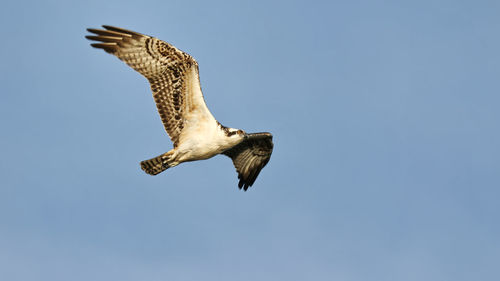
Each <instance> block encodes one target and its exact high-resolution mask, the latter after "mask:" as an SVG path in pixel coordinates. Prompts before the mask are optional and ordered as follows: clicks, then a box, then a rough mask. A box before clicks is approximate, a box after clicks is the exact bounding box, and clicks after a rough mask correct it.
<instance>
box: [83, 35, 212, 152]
mask: <svg viewBox="0 0 500 281" xmlns="http://www.w3.org/2000/svg"><path fill="white" fill-rule="evenodd" d="M103 27H104V29H92V28H89V29H87V30H88V31H89V32H91V33H94V34H95V35H89V36H86V38H87V39H89V40H93V41H98V42H99V43H93V44H91V45H92V46H93V47H95V48H99V49H103V50H104V51H106V52H108V53H110V54H113V55H115V56H116V57H118V58H119V59H120V60H122V61H124V62H125V63H126V64H128V65H129V66H130V67H132V68H133V69H135V70H136V71H137V72H139V73H140V74H142V75H143V76H144V77H146V78H147V79H148V81H149V83H150V84H151V90H152V91H153V98H154V100H155V102H156V106H157V108H158V112H159V114H160V117H161V120H162V122H163V125H164V127H165V130H166V131H167V133H168V135H169V136H170V139H171V140H172V141H173V142H174V146H177V144H178V141H179V136H180V134H181V132H182V130H183V128H184V127H185V125H186V122H185V121H186V118H187V116H188V115H189V114H190V113H191V112H192V111H193V110H195V109H196V110H198V111H200V108H201V112H203V113H207V114H209V111H208V109H207V107H206V104H205V102H204V100H203V95H202V93H201V88H200V86H199V74H198V64H197V62H196V61H195V60H194V59H193V58H192V57H191V56H190V55H188V54H186V53H184V52H182V51H180V50H179V49H177V48H175V47H174V46H172V45H170V44H169V43H166V42H164V41H161V40H159V39H157V38H154V37H151V36H147V35H143V34H140V33H137V32H134V31H129V30H126V29H122V28H118V27H112V26H107V25H103Z"/></svg>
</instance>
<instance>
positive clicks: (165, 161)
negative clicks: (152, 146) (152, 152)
mask: <svg viewBox="0 0 500 281" xmlns="http://www.w3.org/2000/svg"><path fill="white" fill-rule="evenodd" d="M172 154H173V151H172V150H171V151H169V152H167V153H163V154H162V155H160V156H156V157H155V158H151V159H149V160H144V161H142V162H141V169H142V170H143V171H144V172H146V173H147V174H150V175H152V176H154V175H157V174H159V173H161V172H163V171H165V170H166V169H168V168H170V167H173V166H175V164H174V163H172V161H171V160H172V159H171V158H172Z"/></svg>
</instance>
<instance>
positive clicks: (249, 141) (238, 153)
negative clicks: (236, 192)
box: [224, 133, 273, 191]
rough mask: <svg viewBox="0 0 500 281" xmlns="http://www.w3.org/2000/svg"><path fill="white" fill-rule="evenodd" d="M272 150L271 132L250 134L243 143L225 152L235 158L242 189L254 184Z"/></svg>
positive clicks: (234, 161)
mask: <svg viewBox="0 0 500 281" xmlns="http://www.w3.org/2000/svg"><path fill="white" fill-rule="evenodd" d="M272 152H273V135H271V134H270V133H255V134H248V135H247V138H246V139H245V140H244V141H243V142H242V143H240V144H238V145H237V146H235V147H233V148H231V149H229V150H227V151H225V152H224V155H226V156H229V157H230V158H231V159H232V160H233V164H234V167H236V171H237V172H238V179H239V180H240V182H239V183H238V187H239V188H240V189H241V188H243V189H244V190H245V191H246V190H247V189H248V187H249V186H252V185H253V183H254V182H255V180H256V179H257V176H258V175H259V173H260V171H261V170H262V168H264V166H266V164H267V162H269V159H270V158H271V153H272Z"/></svg>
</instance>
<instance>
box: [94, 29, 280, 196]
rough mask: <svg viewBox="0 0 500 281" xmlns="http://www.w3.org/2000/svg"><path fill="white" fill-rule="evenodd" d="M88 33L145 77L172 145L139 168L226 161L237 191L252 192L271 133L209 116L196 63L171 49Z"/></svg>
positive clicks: (114, 33) (140, 39) (152, 170)
mask: <svg viewBox="0 0 500 281" xmlns="http://www.w3.org/2000/svg"><path fill="white" fill-rule="evenodd" d="M103 27H104V28H105V29H104V30H100V29H88V31H89V32H91V33H94V34H97V36H94V35H92V36H87V38H88V39H90V40H94V41H99V42H100V43H93V44H91V45H92V46H93V47H95V48H100V49H104V50H105V51H106V52H108V53H111V54H113V55H115V56H117V57H118V58H119V59H121V60H122V61H124V62H125V63H126V64H128V65H129V66H130V67H132V68H133V69H135V70H136V71H138V72H139V73H141V74H142V75H143V76H145V77H146V78H147V79H148V81H149V83H150V84H151V90H152V91H153V97H154V99H155V102H156V105H157V108H158V112H159V113H160V117H161V119H162V122H163V125H164V127H165V129H166V131H167V133H168V135H169V136H170V138H171V140H172V142H173V143H174V148H173V149H172V150H170V151H168V152H167V153H164V154H162V155H159V156H157V157H155V158H152V159H149V160H145V161H142V162H141V168H142V169H143V170H144V171H145V172H146V173H148V174H151V175H156V174H159V173H161V172H162V171H164V170H166V169H168V168H170V167H174V166H177V165H178V164H180V163H183V162H188V161H196V160H204V159H209V158H211V157H213V156H215V155H218V154H224V155H226V156H229V157H230V158H231V159H232V160H233V164H234V165H235V167H236V170H237V172H238V178H239V179H240V182H239V184H238V187H239V188H243V189H244V190H247V188H248V187H249V186H252V184H253V183H254V181H255V179H256V178H257V176H258V175H259V173H260V171H261V169H262V168H263V167H264V166H265V165H266V164H267V162H268V161H269V159H270V157H271V153H272V150H273V143H272V135H271V134H270V133H254V134H247V133H245V132H244V131H242V130H239V129H233V128H227V127H224V126H222V125H221V124H220V123H219V122H218V121H217V120H216V119H215V118H214V116H213V115H212V114H211V113H210V111H209V110H208V108H207V106H206V104H205V101H204V99H203V93H202V92H201V86H200V80H199V70H198V63H197V62H196V61H195V60H194V59H193V58H192V57H191V56H190V55H188V54H186V53H184V52H182V51H180V50H178V49H177V48H175V47H174V46H172V45H170V44H168V43H166V42H164V41H161V40H159V39H156V38H154V37H150V36H147V35H143V34H140V33H137V32H133V31H129V30H125V29H122V28H117V27H112V26H103Z"/></svg>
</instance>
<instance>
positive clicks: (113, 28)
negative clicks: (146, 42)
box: [102, 24, 144, 37]
mask: <svg viewBox="0 0 500 281" xmlns="http://www.w3.org/2000/svg"><path fill="white" fill-rule="evenodd" d="M102 27H104V28H105V29H107V30H111V31H114V32H119V33H125V34H129V35H133V36H139V37H141V36H144V35H143V34H141V33H138V32H135V31H132V30H128V29H124V28H120V27H116V26H111V25H106V24H104V25H103V26H102Z"/></svg>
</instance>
